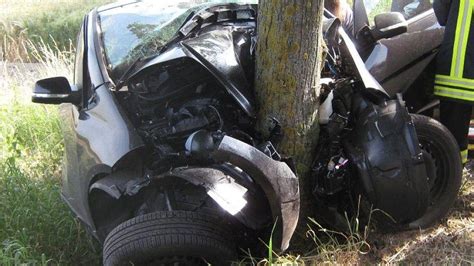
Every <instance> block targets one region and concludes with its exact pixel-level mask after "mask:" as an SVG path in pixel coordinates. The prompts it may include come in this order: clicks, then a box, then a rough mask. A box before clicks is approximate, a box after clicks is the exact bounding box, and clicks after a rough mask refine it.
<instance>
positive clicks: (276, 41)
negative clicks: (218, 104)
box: [255, 0, 324, 221]
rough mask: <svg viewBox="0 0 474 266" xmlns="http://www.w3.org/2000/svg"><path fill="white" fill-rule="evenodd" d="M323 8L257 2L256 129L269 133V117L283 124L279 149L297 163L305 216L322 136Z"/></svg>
mask: <svg viewBox="0 0 474 266" xmlns="http://www.w3.org/2000/svg"><path fill="white" fill-rule="evenodd" d="M323 10H324V5H323V0H260V1H259V12H258V28H257V30H258V42H257V58H256V81H255V90H256V96H257V102H258V107H259V112H258V121H259V122H258V127H259V129H260V130H261V131H262V132H263V133H264V134H265V132H266V130H267V129H268V127H269V124H268V120H269V117H275V118H276V119H277V120H278V121H279V122H280V123H281V126H282V130H283V134H284V136H283V140H282V142H281V144H280V145H279V147H278V150H279V152H280V153H282V155H284V156H290V157H292V158H294V160H295V163H296V168H297V174H298V176H299V180H300V189H301V197H302V198H301V202H302V206H301V208H302V212H301V214H302V215H304V216H306V215H307V211H306V209H307V208H305V202H308V200H309V199H310V198H309V194H310V193H311V192H310V191H311V186H310V184H311V182H309V173H310V170H311V164H312V161H313V157H314V154H313V152H314V149H315V146H316V143H317V137H318V123H317V117H318V115H317V114H318V107H319V106H318V97H319V85H318V84H319V77H320V72H321V61H322V50H323V49H322V47H323V39H322V18H323ZM301 220H303V219H300V221H301Z"/></svg>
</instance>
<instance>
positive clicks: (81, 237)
mask: <svg viewBox="0 0 474 266" xmlns="http://www.w3.org/2000/svg"><path fill="white" fill-rule="evenodd" d="M36 52H37V53H41V54H42V56H43V57H44V58H47V60H44V61H42V62H41V63H40V64H37V65H35V67H37V68H38V69H36V70H33V71H31V70H25V69H24V65H22V64H18V65H15V66H14V67H11V68H10V69H9V70H8V71H6V70H5V68H3V69H4V71H3V73H1V72H0V91H1V92H0V265H20V264H28V265H51V264H61V265H71V264H74V265H77V264H84V265H90V264H98V263H99V262H100V255H101V252H100V248H99V247H98V245H97V243H96V242H95V240H93V239H92V238H91V237H90V236H89V235H88V234H87V233H86V232H85V231H84V229H83V227H82V226H81V225H80V223H79V222H78V221H77V220H76V219H75V218H74V217H73V215H72V213H71V212H70V210H69V208H68V207H67V206H66V205H65V203H63V202H62V200H61V198H60V182H61V160H62V155H63V142H62V134H61V130H60V123H59V120H60V119H59V115H58V109H57V107H56V106H45V105H38V104H33V103H30V99H29V95H30V91H31V88H32V86H33V83H34V81H35V80H36V79H37V78H39V77H46V76H54V75H63V76H70V73H71V63H72V62H71V60H70V59H69V57H68V56H67V55H68V53H66V54H63V53H61V52H58V51H57V50H52V49H47V48H43V49H39V50H37V51H36ZM0 64H1V63H0ZM0 66H1V65H0Z"/></svg>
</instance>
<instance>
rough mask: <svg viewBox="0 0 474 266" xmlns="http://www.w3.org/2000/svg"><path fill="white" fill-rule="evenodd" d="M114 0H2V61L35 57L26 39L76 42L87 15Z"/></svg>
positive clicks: (57, 43)
mask: <svg viewBox="0 0 474 266" xmlns="http://www.w3.org/2000/svg"><path fill="white" fill-rule="evenodd" d="M110 2H112V1H111V0H41V1H40V0H32V1H26V0H19V1H8V2H0V61H1V60H9V61H17V60H22V61H34V58H31V57H30V56H29V55H30V53H29V50H28V47H25V46H24V42H25V41H26V40H30V41H32V42H33V43H35V44H38V43H40V42H42V41H44V42H45V44H47V45H49V46H50V47H58V48H60V49H61V50H64V49H69V47H70V46H71V45H74V44H75V41H76V35H77V33H78V31H79V29H80V25H81V21H82V19H83V18H84V15H85V14H87V13H88V12H89V11H90V10H91V9H92V8H94V7H96V6H100V5H103V4H105V3H110Z"/></svg>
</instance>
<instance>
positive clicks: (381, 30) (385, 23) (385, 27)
mask: <svg viewBox="0 0 474 266" xmlns="http://www.w3.org/2000/svg"><path fill="white" fill-rule="evenodd" d="M374 22H375V27H374V28H373V29H372V30H371V33H372V37H373V38H374V40H380V39H385V38H390V37H393V36H397V35H399V34H402V33H405V32H407V30H408V23H407V21H406V20H405V17H404V16H403V15H402V13H400V12H388V13H381V14H378V15H377V16H375V18H374Z"/></svg>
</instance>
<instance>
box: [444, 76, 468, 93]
mask: <svg viewBox="0 0 474 266" xmlns="http://www.w3.org/2000/svg"><path fill="white" fill-rule="evenodd" d="M435 84H436V85H445V86H452V87H458V88H463V89H467V90H474V80H472V79H453V78H451V77H449V76H443V77H441V76H440V75H436V77H435Z"/></svg>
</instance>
